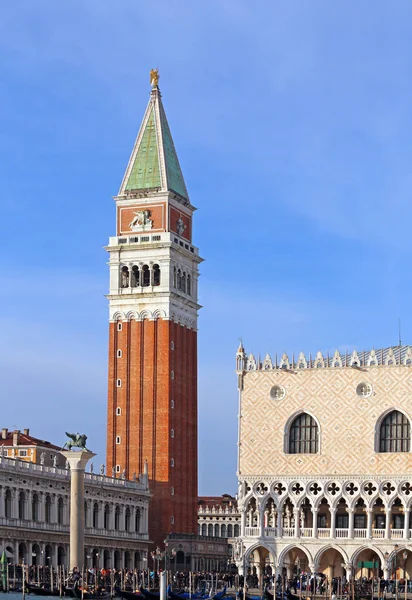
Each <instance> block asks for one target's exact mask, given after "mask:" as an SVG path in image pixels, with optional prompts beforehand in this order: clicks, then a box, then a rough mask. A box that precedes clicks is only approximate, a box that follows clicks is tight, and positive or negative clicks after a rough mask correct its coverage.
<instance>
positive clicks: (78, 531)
mask: <svg viewBox="0 0 412 600" xmlns="http://www.w3.org/2000/svg"><path fill="white" fill-rule="evenodd" d="M61 454H63V456H64V457H65V458H66V460H67V461H68V463H69V465H70V475H71V477H70V563H69V565H70V571H73V569H74V568H75V567H77V568H78V569H82V568H83V567H84V527H85V523H84V471H85V469H86V465H87V463H88V462H89V460H90V459H91V458H93V456H96V455H95V454H94V453H93V452H90V451H89V450H80V451H79V452H76V451H74V450H62V451H61Z"/></svg>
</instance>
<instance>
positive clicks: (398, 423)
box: [379, 410, 411, 452]
mask: <svg viewBox="0 0 412 600" xmlns="http://www.w3.org/2000/svg"><path fill="white" fill-rule="evenodd" d="M410 447H411V426H410V423H409V419H408V417H407V416H406V415H404V414H403V413H401V412H400V411H399V410H393V411H391V412H390V413H389V414H387V415H386V417H385V418H384V419H383V420H382V423H381V424H380V428H379V452H409V451H410Z"/></svg>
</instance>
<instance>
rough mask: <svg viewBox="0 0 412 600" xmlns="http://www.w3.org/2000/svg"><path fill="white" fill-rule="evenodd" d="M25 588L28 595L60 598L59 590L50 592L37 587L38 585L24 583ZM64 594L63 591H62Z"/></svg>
mask: <svg viewBox="0 0 412 600" xmlns="http://www.w3.org/2000/svg"><path fill="white" fill-rule="evenodd" d="M25 587H26V589H27V591H28V593H29V594H35V595H36V596H60V590H59V589H57V590H50V589H46V588H42V587H39V586H38V585H34V584H31V583H26V584H25ZM63 593H64V589H63Z"/></svg>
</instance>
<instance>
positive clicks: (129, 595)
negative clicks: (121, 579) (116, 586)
mask: <svg viewBox="0 0 412 600" xmlns="http://www.w3.org/2000/svg"><path fill="white" fill-rule="evenodd" d="M117 595H118V596H120V597H121V598H124V600H136V598H142V597H143V596H142V594H141V593H140V592H129V591H127V590H119V591H118V592H117Z"/></svg>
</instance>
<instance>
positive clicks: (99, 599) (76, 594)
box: [65, 586, 110, 600]
mask: <svg viewBox="0 0 412 600" xmlns="http://www.w3.org/2000/svg"><path fill="white" fill-rule="evenodd" d="M65 592H66V596H70V598H77V600H82V590H81V588H79V587H77V586H75V587H72V588H66V590H65ZM109 598H110V594H107V593H106V592H99V593H98V594H96V593H94V592H86V590H84V591H83V599H84V600H106V599H107V600H109Z"/></svg>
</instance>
